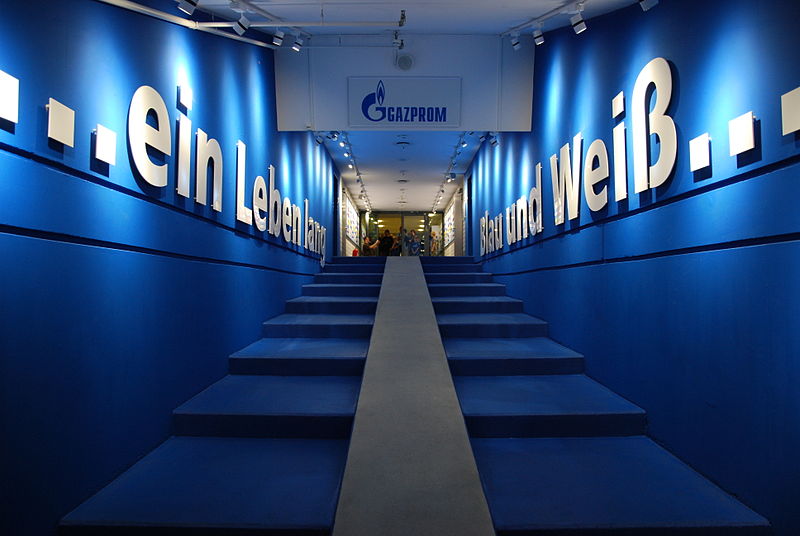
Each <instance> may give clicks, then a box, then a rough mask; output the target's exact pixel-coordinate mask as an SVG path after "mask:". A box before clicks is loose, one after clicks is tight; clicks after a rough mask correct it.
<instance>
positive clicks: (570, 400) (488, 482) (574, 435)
mask: <svg viewBox="0 0 800 536" xmlns="http://www.w3.org/2000/svg"><path fill="white" fill-rule="evenodd" d="M422 263H423V268H424V271H425V274H426V279H427V282H428V288H429V292H430V295H431V299H432V302H433V306H434V310H435V312H436V316H437V322H438V324H439V330H440V333H441V336H442V342H443V344H444V348H445V351H446V353H447V358H448V363H449V365H450V370H451V372H452V374H453V381H454V384H455V387H456V392H457V394H458V397H459V401H460V404H461V409H462V412H463V415H464V420H465V423H466V426H467V430H468V433H469V435H470V438H471V439H470V440H471V443H472V448H473V452H474V455H475V459H476V462H477V465H478V471H479V473H480V476H481V481H482V483H483V487H484V492H485V494H486V499H487V501H488V503H489V509H490V511H491V514H492V518H493V522H494V526H495V529H496V531H497V534H498V535H501V536H503V535H544V534H548V535H567V534H587V535H589V534H591V535H612V534H613V535H622V534H624V535H626V536H628V535H650V534H670V535H672V534H676V535H677V534H698V535H717V534H720V535H721V534H725V535H727V534H732V535H733V534H736V535H739V534H768V533H769V524H768V522H767V521H766V520H765V519H764V518H762V517H761V516H759V515H758V514H756V513H755V512H753V511H751V510H750V509H748V508H747V507H745V506H744V505H742V504H741V503H739V502H738V501H737V500H736V499H734V498H733V497H731V496H730V495H728V494H726V493H725V492H723V491H722V490H720V489H719V488H718V487H716V486H715V485H714V484H712V483H711V482H709V481H708V480H706V479H705V478H703V477H702V476H700V475H699V474H697V473H696V472H695V471H693V470H692V469H691V468H689V467H688V466H686V465H685V464H683V463H682V462H681V461H680V460H678V459H677V458H675V457H674V456H672V455H671V454H670V453H668V452H667V451H666V450H664V449H663V448H661V447H660V446H658V445H657V444H656V443H655V442H653V441H652V440H651V439H649V438H648V437H647V436H646V435H645V433H646V413H645V412H644V411H643V410H642V409H641V408H639V407H637V406H635V405H634V404H632V403H631V402H629V401H627V400H625V399H623V398H621V397H620V396H618V395H616V394H614V393H613V392H611V391H610V390H608V389H606V388H605V387H603V386H602V385H600V384H599V383H597V382H595V381H593V380H592V379H590V378H589V377H587V376H586V375H584V374H583V368H584V364H583V357H582V356H581V355H579V354H577V353H576V352H574V351H572V350H570V349H568V348H565V347H564V346H561V345H560V344H558V343H556V342H555V341H553V340H552V339H549V338H548V337H547V335H548V326H547V323H546V322H544V321H543V320H540V319H538V318H535V317H533V316H530V315H527V314H525V313H524V312H523V303H522V301H520V300H516V299H514V298H510V297H507V296H506V295H505V286H504V285H501V284H497V283H495V282H494V281H493V278H492V275H491V274H488V273H484V272H483V271H482V267H481V265H480V264H476V263H475V262H474V260H473V259H472V258H469V257H423V258H422Z"/></svg>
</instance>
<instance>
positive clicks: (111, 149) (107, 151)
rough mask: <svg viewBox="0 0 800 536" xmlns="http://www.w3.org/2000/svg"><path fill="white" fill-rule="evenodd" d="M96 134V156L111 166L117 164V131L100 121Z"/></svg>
mask: <svg viewBox="0 0 800 536" xmlns="http://www.w3.org/2000/svg"><path fill="white" fill-rule="evenodd" d="M95 136H96V137H95V152H94V157H95V158H96V159H98V160H100V161H101V162H105V163H106V164H109V165H111V166H115V165H117V133H116V132H114V131H113V130H111V129H109V128H106V127H104V126H103V125H101V124H99V123H98V125H97V130H96V131H95Z"/></svg>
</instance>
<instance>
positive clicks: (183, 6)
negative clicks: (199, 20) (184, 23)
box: [178, 0, 197, 16]
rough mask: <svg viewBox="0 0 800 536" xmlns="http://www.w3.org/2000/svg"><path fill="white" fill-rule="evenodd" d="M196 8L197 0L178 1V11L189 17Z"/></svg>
mask: <svg viewBox="0 0 800 536" xmlns="http://www.w3.org/2000/svg"><path fill="white" fill-rule="evenodd" d="M196 7H197V0H179V1H178V9H180V10H181V11H183V12H184V13H186V14H187V15H189V16H191V15H192V14H193V13H194V8H196Z"/></svg>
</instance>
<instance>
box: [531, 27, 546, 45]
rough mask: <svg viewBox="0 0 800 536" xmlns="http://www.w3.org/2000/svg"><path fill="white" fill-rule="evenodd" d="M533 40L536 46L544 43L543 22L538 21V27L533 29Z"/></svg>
mask: <svg viewBox="0 0 800 536" xmlns="http://www.w3.org/2000/svg"><path fill="white" fill-rule="evenodd" d="M533 42H534V43H536V46H537V47H538V46H539V45H543V44H544V24H542V23H541V22H540V23H539V27H538V28H536V29H535V30H534V31H533Z"/></svg>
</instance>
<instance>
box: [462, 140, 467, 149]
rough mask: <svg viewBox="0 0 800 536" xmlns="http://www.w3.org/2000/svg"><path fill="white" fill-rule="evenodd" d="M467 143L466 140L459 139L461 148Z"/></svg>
mask: <svg viewBox="0 0 800 536" xmlns="http://www.w3.org/2000/svg"><path fill="white" fill-rule="evenodd" d="M467 145H469V143H467V140H461V147H462V148H463V147H466V146H467Z"/></svg>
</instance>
